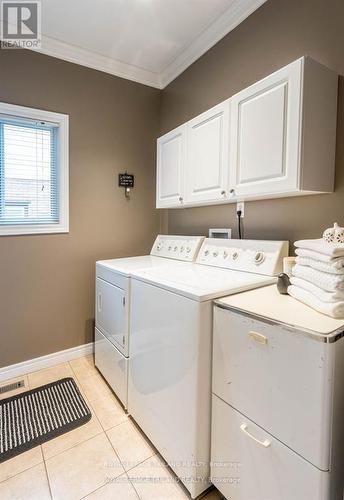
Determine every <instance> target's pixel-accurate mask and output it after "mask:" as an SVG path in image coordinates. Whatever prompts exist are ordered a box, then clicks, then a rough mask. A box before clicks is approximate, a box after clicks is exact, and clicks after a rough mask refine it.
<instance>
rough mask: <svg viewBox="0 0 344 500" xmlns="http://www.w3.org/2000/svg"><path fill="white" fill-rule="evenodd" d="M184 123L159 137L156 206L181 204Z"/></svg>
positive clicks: (163, 206)
mask: <svg viewBox="0 0 344 500" xmlns="http://www.w3.org/2000/svg"><path fill="white" fill-rule="evenodd" d="M185 146H186V125H182V126H181V127H178V128H176V129H174V130H172V131H171V132H169V133H168V134H166V135H164V136H163V137H160V138H159V139H158V144H157V199H156V206H157V208H165V207H169V208H170V207H177V206H181V205H182V204H183V197H184V169H185V154H186V149H185Z"/></svg>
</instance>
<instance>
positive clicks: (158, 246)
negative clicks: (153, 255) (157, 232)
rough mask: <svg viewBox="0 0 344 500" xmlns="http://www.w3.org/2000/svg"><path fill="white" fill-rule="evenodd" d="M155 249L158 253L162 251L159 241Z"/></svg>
mask: <svg viewBox="0 0 344 500" xmlns="http://www.w3.org/2000/svg"><path fill="white" fill-rule="evenodd" d="M156 249H157V250H158V252H160V250H161V249H162V242H161V241H159V243H158V244H157V246H156Z"/></svg>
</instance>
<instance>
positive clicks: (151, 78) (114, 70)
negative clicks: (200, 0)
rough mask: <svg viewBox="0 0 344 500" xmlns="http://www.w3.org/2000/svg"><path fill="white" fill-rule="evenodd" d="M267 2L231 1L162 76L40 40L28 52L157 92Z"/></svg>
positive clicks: (48, 38) (61, 43)
mask: <svg viewBox="0 0 344 500" xmlns="http://www.w3.org/2000/svg"><path fill="white" fill-rule="evenodd" d="M265 2H266V0H233V1H232V3H231V6H230V7H229V8H228V9H227V10H226V11H225V12H224V13H223V14H222V15H221V16H220V17H218V18H217V19H216V20H215V21H214V22H213V23H212V24H211V25H210V26H209V27H208V28H207V29H206V30H205V31H203V32H202V33H201V34H200V35H199V36H198V37H197V38H196V39H195V40H194V41H193V42H192V43H191V44H190V45H188V46H187V47H185V48H184V50H182V51H181V53H180V54H179V55H178V56H177V57H176V58H175V59H174V61H172V62H171V64H169V65H168V66H167V67H166V68H165V69H164V70H163V71H162V73H161V74H158V73H154V72H152V71H148V70H145V69H143V68H139V67H137V66H134V65H131V64H127V63H124V62H122V61H118V60H116V59H112V58H110V57H106V56H102V55H100V54H96V53H94V52H92V51H89V50H86V49H82V48H81V47H77V46H75V45H70V44H67V43H64V42H61V41H59V40H55V39H53V38H50V37H47V36H42V47H41V48H40V49H31V50H34V51H36V52H40V53H42V54H46V55H48V56H52V57H56V58H58V59H63V60H65V61H69V62H72V63H75V64H80V65H82V66H86V67H88V68H92V69H96V70H98V71H103V72H104V73H109V74H111V75H115V76H119V77H121V78H126V79H127V80H132V81H134V82H138V83H142V84H144V85H148V86H150V87H154V88H157V89H163V88H165V87H166V86H167V85H168V84H169V83H170V82H172V81H173V80H174V79H175V78H177V76H179V75H180V74H181V73H182V72H183V71H185V70H186V69H187V68H188V67H189V66H190V65H191V64H192V63H194V62H195V61H196V60H197V59H199V58H200V57H201V56H202V55H203V54H204V53H205V52H207V51H208V50H209V49H210V48H211V47H213V46H214V45H215V44H216V43H217V42H218V41H219V40H221V39H222V38H223V37H224V36H225V35H227V34H228V33H229V32H230V31H232V30H233V29H234V28H235V27H236V26H238V25H239V24H240V23H241V22H242V21H244V19H246V18H247V17H248V16H249V15H250V14H252V13H253V12H254V11H255V10H256V9H258V8H259V7H260V6H261V5H262V4H263V3H265Z"/></svg>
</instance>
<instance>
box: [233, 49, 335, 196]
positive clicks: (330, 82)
mask: <svg viewBox="0 0 344 500" xmlns="http://www.w3.org/2000/svg"><path fill="white" fill-rule="evenodd" d="M325 96H326V97H325ZM336 101H337V75H335V74H334V73H333V72H331V71H330V70H328V69H327V68H325V67H324V66H322V65H320V64H318V63H316V62H315V61H312V60H311V59H309V58H302V59H298V60H297V61H295V62H293V63H291V64H289V65H288V66H285V67H284V68H282V69H281V70H279V71H276V72H275V73H273V74H272V75H270V76H268V77H267V78H264V79H263V80H261V81H259V82H258V83H256V84H254V85H251V86H250V87H249V88H247V89H245V90H243V91H241V92H239V93H238V94H236V95H235V96H233V97H232V99H231V134H230V166H231V168H230V172H231V179H230V184H231V188H233V189H234V190H235V197H236V198H240V199H241V198H242V199H250V198H259V197H261V196H263V197H265V198H267V197H273V196H274V195H281V196H282V195H288V194H290V195H291V194H307V192H308V193H311V192H312V191H314V192H326V191H332V190H333V179H334V150H335V136H336V130H335V127H336V105H337V104H336ZM323 120H325V122H323ZM321 123H323V125H320V124H321ZM321 129H322V130H321ZM324 152H325V154H324ZM309 155H311V156H312V159H311V160H310V158H309ZM307 158H308V159H307ZM306 159H307V161H306ZM309 160H310V161H309ZM270 195H271V196H270Z"/></svg>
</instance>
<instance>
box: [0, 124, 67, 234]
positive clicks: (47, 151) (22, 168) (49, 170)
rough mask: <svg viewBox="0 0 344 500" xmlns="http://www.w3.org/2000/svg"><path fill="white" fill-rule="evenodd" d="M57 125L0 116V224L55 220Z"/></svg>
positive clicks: (57, 203)
mask: <svg viewBox="0 0 344 500" xmlns="http://www.w3.org/2000/svg"><path fill="white" fill-rule="evenodd" d="M57 136H58V127H57V126H56V125H54V124H49V123H45V122H38V123H37V122H30V121H29V120H16V119H13V120H11V119H9V118H6V117H1V116H0V198H1V200H0V201H1V203H0V224H2V225H3V224H11V225H13V224H47V223H49V224H52V223H56V224H57V223H59V195H58V175H57V168H58V162H57Z"/></svg>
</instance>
